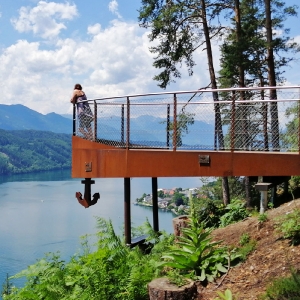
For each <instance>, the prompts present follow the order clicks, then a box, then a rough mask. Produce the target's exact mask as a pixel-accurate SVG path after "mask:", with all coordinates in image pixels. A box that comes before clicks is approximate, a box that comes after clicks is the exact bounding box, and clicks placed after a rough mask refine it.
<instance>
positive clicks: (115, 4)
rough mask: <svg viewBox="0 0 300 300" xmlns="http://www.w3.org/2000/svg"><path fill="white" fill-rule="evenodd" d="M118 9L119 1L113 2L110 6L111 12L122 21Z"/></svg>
mask: <svg viewBox="0 0 300 300" xmlns="http://www.w3.org/2000/svg"><path fill="white" fill-rule="evenodd" d="M118 7H119V4H118V2H117V0H112V1H110V2H109V4H108V9H109V11H110V12H112V13H113V14H114V15H116V16H117V17H118V18H119V19H121V18H122V16H121V15H120V13H119V10H118Z"/></svg>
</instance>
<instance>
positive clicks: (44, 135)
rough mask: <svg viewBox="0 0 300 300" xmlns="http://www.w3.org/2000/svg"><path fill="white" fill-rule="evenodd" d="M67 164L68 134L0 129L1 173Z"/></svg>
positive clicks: (21, 171) (32, 170)
mask: <svg viewBox="0 0 300 300" xmlns="http://www.w3.org/2000/svg"><path fill="white" fill-rule="evenodd" d="M70 167H71V136H70V135H68V134H63V133H61V134H60V133H53V132H46V131H35V130H14V131H6V130H0V174H14V173H26V172H34V171H45V170H54V169H60V168H70Z"/></svg>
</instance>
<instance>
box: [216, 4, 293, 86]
mask: <svg viewBox="0 0 300 300" xmlns="http://www.w3.org/2000/svg"><path fill="white" fill-rule="evenodd" d="M240 2H241V3H240V12H241V36H240V38H239V39H237V37H236V34H237V31H236V29H235V23H236V20H235V18H233V17H232V18H231V21H232V24H233V26H232V27H231V28H230V29H229V31H228V33H227V35H226V39H225V41H224V43H223V45H222V46H221V53H222V55H221V70H220V83H221V85H222V87H232V86H239V84H238V83H239V72H238V66H239V65H240V64H243V69H244V71H245V75H246V76H245V85H246V86H256V85H260V86H264V85H267V84H268V65H267V60H266V57H267V50H268V49H267V39H266V30H265V27H266V23H265V18H266V17H265V4H264V1H261V0H251V1H249V0H242V1H240ZM271 6H272V7H271V9H272V29H273V44H272V46H273V50H274V64H275V70H276V79H277V81H278V82H279V83H281V82H283V81H284V78H283V77H281V75H282V74H283V72H284V70H283V68H284V67H286V66H287V65H288V64H289V63H290V62H291V61H292V60H294V59H295V58H294V57H293V56H289V55H287V53H288V52H297V51H299V45H298V44H297V43H295V42H294V41H293V40H291V39H290V37H289V36H288V34H289V31H290V30H289V29H287V28H284V22H285V21H286V20H287V18H288V17H291V16H296V15H297V12H296V9H297V6H295V5H294V6H286V5H285V2H284V1H278V0H276V1H271ZM238 53H242V59H240V56H239V55H238Z"/></svg>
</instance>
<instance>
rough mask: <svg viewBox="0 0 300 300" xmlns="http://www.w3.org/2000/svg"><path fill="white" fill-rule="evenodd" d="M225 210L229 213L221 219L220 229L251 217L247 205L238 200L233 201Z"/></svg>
mask: <svg viewBox="0 0 300 300" xmlns="http://www.w3.org/2000/svg"><path fill="white" fill-rule="evenodd" d="M225 209H226V210H227V212H226V213H225V214H224V215H223V216H222V217H221V218H220V220H221V222H220V227H226V226H227V225H229V224H232V223H236V222H239V221H242V220H244V219H245V218H247V217H248V216H249V212H248V210H247V209H246V206H245V203H244V202H243V201H241V200H238V199H234V200H232V202H231V203H230V204H228V205H227V206H226V208H225Z"/></svg>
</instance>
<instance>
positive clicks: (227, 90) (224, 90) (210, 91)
mask: <svg viewBox="0 0 300 300" xmlns="http://www.w3.org/2000/svg"><path fill="white" fill-rule="evenodd" d="M274 89H276V90H277V89H278V90H284V89H300V86H297V85H295V86H276V87H249V88H247V87H245V88H222V89H199V90H191V91H173V92H158V93H145V94H132V95H130V94H129V95H124V96H113V97H101V98H94V99H88V100H87V101H91V100H95V101H101V100H109V99H123V98H128V97H129V98H136V97H148V96H159V95H174V94H192V93H197V94H198V93H213V92H229V91H248V90H255V91H257V90H274Z"/></svg>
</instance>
